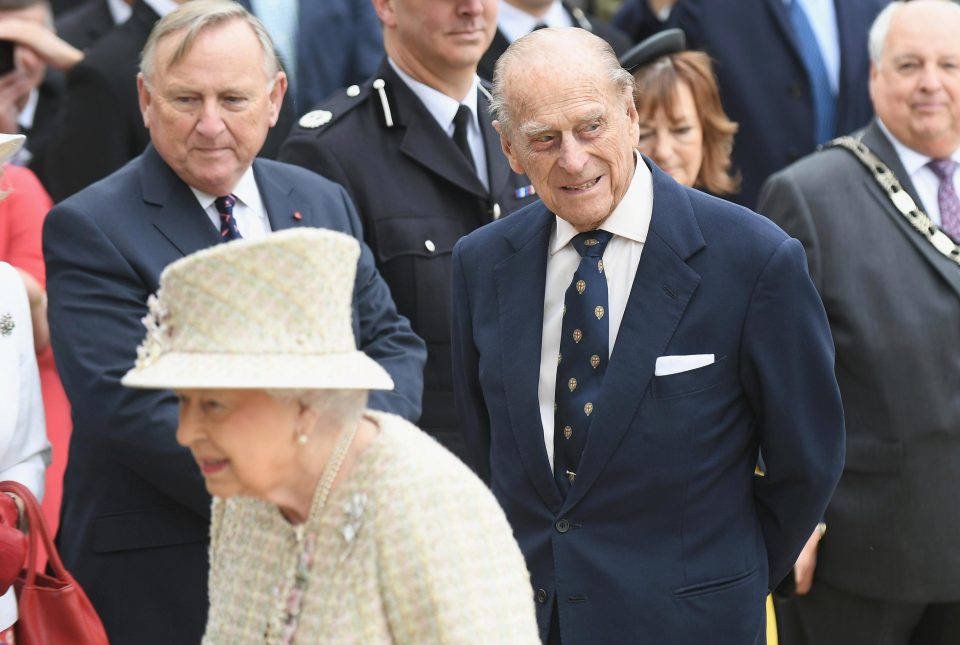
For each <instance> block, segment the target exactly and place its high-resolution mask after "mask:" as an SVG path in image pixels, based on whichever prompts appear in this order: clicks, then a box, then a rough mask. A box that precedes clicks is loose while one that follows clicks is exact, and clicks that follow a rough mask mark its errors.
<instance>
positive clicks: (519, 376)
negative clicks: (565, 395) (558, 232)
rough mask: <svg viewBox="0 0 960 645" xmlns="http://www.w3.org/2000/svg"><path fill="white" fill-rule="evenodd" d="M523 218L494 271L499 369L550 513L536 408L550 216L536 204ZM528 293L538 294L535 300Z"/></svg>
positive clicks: (550, 490)
mask: <svg viewBox="0 0 960 645" xmlns="http://www.w3.org/2000/svg"><path fill="white" fill-rule="evenodd" d="M527 219H528V220H530V222H529V225H528V227H527V228H525V229H524V230H525V231H527V232H528V234H527V235H526V236H525V238H524V239H522V240H517V241H514V242H513V243H514V244H515V248H516V253H514V254H513V255H511V256H510V257H508V258H507V259H506V260H504V261H503V262H501V263H500V264H499V265H497V267H496V268H495V269H494V282H495V285H496V291H497V305H498V311H499V312H500V330H499V331H500V363H501V365H500V369H501V373H502V374H503V388H504V393H505V396H506V400H507V410H508V413H509V415H510V427H511V428H512V429H513V433H514V438H515V440H516V442H517V446H518V448H519V451H520V457H521V459H522V461H523V465H524V468H526V470H527V475H528V476H529V477H530V480H531V481H532V482H533V485H534V487H535V488H536V489H537V492H538V493H539V494H540V497H541V498H542V499H543V502H544V503H545V504H546V505H547V506H548V507H549V508H551V509H553V510H554V511H556V510H558V509H559V507H560V503H561V501H562V500H561V497H560V491H559V490H558V489H557V485H556V483H555V482H554V480H553V472H552V470H551V469H550V462H549V460H548V459H547V450H546V446H545V445H544V443H543V423H542V421H541V419H540V409H539V406H538V405H537V401H538V398H539V397H538V392H537V390H538V386H539V383H540V345H541V342H542V339H543V293H544V288H545V284H546V267H547V245H548V244H549V240H550V232H551V231H552V226H551V224H552V222H553V215H552V214H551V213H550V212H549V211H548V210H547V208H546V207H545V206H543V205H542V204H540V205H538V207H537V208H536V210H535V211H534V212H533V213H531V214H530V215H529V216H528V217H527ZM534 294H540V295H539V298H538V297H537V296H536V295H534Z"/></svg>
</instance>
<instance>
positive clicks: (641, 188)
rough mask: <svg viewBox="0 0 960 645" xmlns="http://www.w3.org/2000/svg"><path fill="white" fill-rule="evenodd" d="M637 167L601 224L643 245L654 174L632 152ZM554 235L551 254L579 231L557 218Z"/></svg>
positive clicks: (648, 221)
mask: <svg viewBox="0 0 960 645" xmlns="http://www.w3.org/2000/svg"><path fill="white" fill-rule="evenodd" d="M634 159H635V161H636V169H635V170H634V172H633V179H632V180H630V187H629V188H627V192H626V193H625V194H624V196H623V199H621V200H620V203H619V204H617V206H616V208H614V209H613V212H612V213H610V215H609V216H608V217H607V219H605V220H604V221H603V224H601V225H600V228H602V229H603V230H605V231H608V232H610V233H613V235H614V236H616V237H624V238H627V239H628V240H631V241H633V242H638V243H640V244H643V243H645V242H646V241H647V232H648V231H649V230H650V218H651V216H652V214H653V175H652V174H651V173H650V169H649V168H647V164H645V163H643V159H642V158H641V157H640V154H639V153H637V152H634ZM556 220H557V234H556V236H555V237H554V239H553V245H552V246H551V248H550V255H553V254H555V253H557V252H558V251H559V250H560V249H562V248H563V247H565V246H566V245H567V244H569V243H570V240H572V239H573V238H574V237H575V236H576V235H577V234H578V231H577V229H575V228H574V227H573V225H571V224H570V223H569V222H567V221H566V220H563V219H560V218H559V217H557V218H556Z"/></svg>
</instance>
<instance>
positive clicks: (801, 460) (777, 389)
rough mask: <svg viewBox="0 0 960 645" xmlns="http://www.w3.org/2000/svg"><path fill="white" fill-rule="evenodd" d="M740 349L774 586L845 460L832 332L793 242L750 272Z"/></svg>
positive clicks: (808, 530) (800, 251)
mask: <svg viewBox="0 0 960 645" xmlns="http://www.w3.org/2000/svg"><path fill="white" fill-rule="evenodd" d="M741 353H742V355H741V380H742V382H743V384H744V389H745V391H746V393H747V397H748V399H749V402H750V404H751V407H752V408H753V410H754V412H755V414H756V416H757V425H758V429H759V437H760V449H761V451H762V454H763V457H764V461H765V465H766V476H765V477H760V478H757V479H756V481H755V489H754V498H755V500H756V508H757V513H758V515H759V518H760V525H761V529H762V531H763V537H764V540H765V542H766V547H767V558H768V561H769V567H770V569H769V571H770V580H769V584H770V588H773V587H775V586H776V585H777V583H778V582H779V581H780V580H781V579H782V578H783V577H784V576H785V575H786V574H787V573H788V572H789V571H790V569H791V568H792V567H793V564H794V562H795V561H796V558H797V555H798V554H799V553H800V549H801V548H802V547H803V545H804V543H805V542H806V541H807V538H809V537H810V534H811V533H812V532H813V529H814V526H815V525H816V523H817V522H818V521H819V520H820V518H821V517H822V515H823V512H824V510H825V509H826V507H827V503H828V502H829V501H830V497H831V496H832V495H833V491H834V488H835V487H836V485H837V482H838V481H839V478H840V473H841V471H842V469H843V459H844V427H843V409H842V406H841V403H840V391H839V388H838V386H837V380H836V377H835V376H834V369H833V366H834V348H833V339H832V337H831V335H830V327H829V324H828V322H827V317H826V313H825V312H824V310H823V305H822V303H821V302H820V297H819V296H818V295H817V292H816V289H815V288H814V286H813V284H812V282H811V281H810V278H809V276H808V273H807V269H806V259H805V257H804V254H803V248H802V247H801V246H800V244H799V243H798V242H797V241H796V240H792V239H788V240H785V241H784V242H783V243H781V244H780V246H779V247H778V248H777V249H776V251H775V252H774V253H773V254H772V256H771V257H770V258H769V260H768V262H767V264H766V266H765V267H764V269H763V271H762V272H761V274H760V276H759V278H758V279H757V283H756V286H755V288H754V291H753V295H752V297H751V301H750V305H749V309H748V313H747V317H746V320H745V323H744V329H743V343H742V346H741Z"/></svg>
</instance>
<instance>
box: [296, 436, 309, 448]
mask: <svg viewBox="0 0 960 645" xmlns="http://www.w3.org/2000/svg"><path fill="white" fill-rule="evenodd" d="M307 440H308V437H307V435H306V434H298V435H297V443H298V444H300V445H301V446H305V445H307Z"/></svg>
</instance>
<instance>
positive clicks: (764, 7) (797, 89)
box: [613, 0, 888, 208]
mask: <svg viewBox="0 0 960 645" xmlns="http://www.w3.org/2000/svg"><path fill="white" fill-rule="evenodd" d="M649 1H650V0H627V1H626V2H625V3H624V5H623V7H622V8H621V10H620V11H619V12H618V13H617V15H616V16H614V18H613V24H614V26H616V27H619V28H620V29H622V30H623V31H624V32H626V33H627V34H628V35H630V36H632V37H634V38H636V39H639V38H640V37H641V36H643V35H644V34H649V33H650V31H651V30H652V29H654V30H655V29H659V28H662V27H668V26H669V27H679V28H681V29H683V31H684V32H685V33H686V36H687V45H688V46H689V47H690V48H691V49H702V50H704V51H706V52H707V53H708V54H710V56H711V57H712V58H713V59H714V61H715V69H716V73H717V82H718V84H719V87H720V97H721V100H722V101H723V107H724V110H726V112H727V115H728V116H729V117H730V118H731V119H732V120H733V121H735V122H737V123H738V124H739V125H740V129H739V130H738V131H737V136H736V140H735V141H734V146H733V165H734V167H735V168H737V169H739V170H740V171H741V174H742V176H743V184H742V187H741V191H740V193H739V194H738V195H734V196H733V197H732V199H733V200H734V201H736V202H738V203H741V204H744V205H745V206H748V207H750V208H753V207H754V206H755V205H756V200H757V195H758V193H759V191H760V186H761V185H762V184H763V181H764V180H765V179H766V178H767V177H769V176H770V175H771V174H772V173H774V172H776V171H777V170H780V169H781V168H784V167H785V166H787V164H789V163H791V162H793V161H796V160H797V159H799V158H800V157H801V156H803V155H805V154H808V153H810V152H812V151H813V149H814V147H815V146H816V145H817V144H820V143H824V142H825V141H827V140H828V139H830V138H832V137H833V136H835V135H837V134H842V133H844V132H852V131H853V130H855V129H857V128H861V127H863V126H864V125H866V124H867V122H869V120H870V117H871V116H872V115H873V110H872V109H871V107H870V99H869V96H868V95H867V70H868V60H867V26H868V25H869V24H870V21H871V20H873V18H874V17H875V16H876V15H877V13H879V12H880V10H881V9H882V8H883V7H884V6H885V5H886V4H887V2H888V0H834V1H833V2H832V3H827V4H825V3H823V2H817V3H813V2H807V0H791V2H795V3H796V5H797V8H798V9H801V10H802V11H803V12H807V11H808V7H809V6H811V5H818V6H819V12H818V13H814V12H812V11H811V12H810V13H809V14H805V15H806V17H807V22H808V23H809V27H810V28H811V29H812V34H811V35H815V36H816V43H815V44H814V43H809V45H811V46H812V51H814V52H817V53H819V55H820V58H821V60H822V62H823V65H824V69H823V73H824V74H825V75H826V80H827V81H828V82H829V91H830V92H831V93H832V101H833V107H834V115H833V116H834V118H833V123H834V124H835V125H833V126H832V127H831V128H830V132H829V133H828V134H827V135H826V136H823V137H817V108H816V103H815V100H814V91H815V90H814V83H813V82H812V80H811V79H812V77H811V73H810V72H809V71H808V69H807V64H806V63H805V60H804V56H803V55H802V54H801V52H802V51H805V50H806V51H811V50H810V49H807V48H806V47H805V46H803V41H802V40H801V38H800V37H799V36H798V35H797V32H796V28H795V27H794V23H793V19H792V18H791V14H790V9H789V6H791V3H788V2H785V1H784V0H676V3H675V5H674V6H673V8H672V11H670V14H669V19H668V20H666V21H664V22H661V21H659V20H657V18H656V16H654V14H653V12H652V11H651V10H650V6H649V4H648V2H649ZM808 33H810V32H808ZM745 34H749V35H750V36H749V38H746V37H744V35H745Z"/></svg>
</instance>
